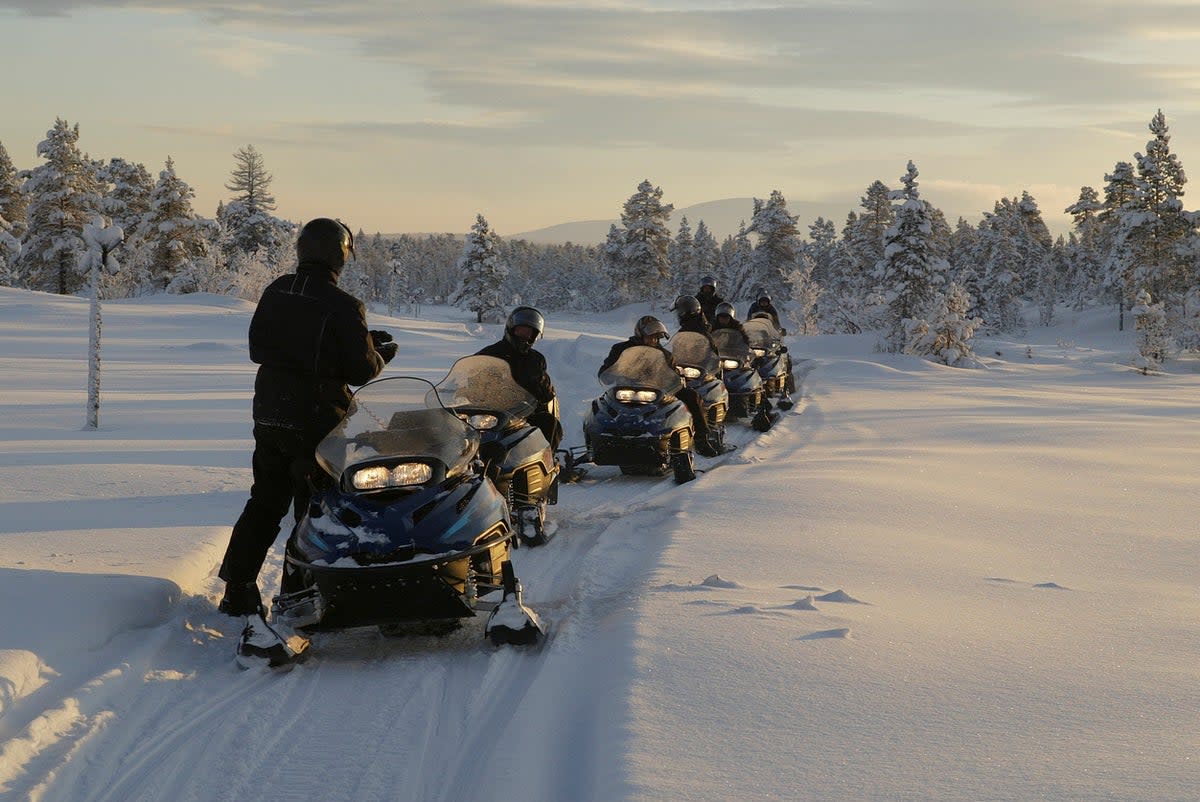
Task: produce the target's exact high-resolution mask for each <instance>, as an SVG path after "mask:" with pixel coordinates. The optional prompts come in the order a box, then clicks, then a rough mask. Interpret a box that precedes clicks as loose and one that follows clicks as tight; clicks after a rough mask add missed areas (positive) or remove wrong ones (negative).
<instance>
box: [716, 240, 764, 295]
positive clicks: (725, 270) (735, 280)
mask: <svg viewBox="0 0 1200 802" xmlns="http://www.w3.org/2000/svg"><path fill="white" fill-rule="evenodd" d="M721 265H722V267H721V270H720V271H719V272H720V273H721V274H722V275H724V276H725V281H726V283H727V284H728V286H729V290H728V292H724V293H722V296H723V297H724V298H725V300H727V301H731V302H733V301H739V300H745V299H747V298H749V296H750V293H751V292H753V291H754V287H753V283H754V280H755V275H754V245H752V244H751V242H750V235H749V234H748V233H747V232H746V221H745V220H742V221H741V222H740V223H739V224H738V231H737V234H735V235H733V236H730V237H726V238H725V241H724V242H723V243H721Z"/></svg>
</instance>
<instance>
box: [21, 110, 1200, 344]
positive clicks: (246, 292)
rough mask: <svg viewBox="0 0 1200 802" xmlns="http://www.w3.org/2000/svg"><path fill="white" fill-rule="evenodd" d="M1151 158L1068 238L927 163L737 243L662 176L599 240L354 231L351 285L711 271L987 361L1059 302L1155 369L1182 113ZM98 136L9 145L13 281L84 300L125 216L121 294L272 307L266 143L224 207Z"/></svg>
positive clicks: (1125, 172) (408, 299) (659, 293)
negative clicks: (968, 203)
mask: <svg viewBox="0 0 1200 802" xmlns="http://www.w3.org/2000/svg"><path fill="white" fill-rule="evenodd" d="M1149 130H1150V132H1151V134H1152V138H1151V139H1150V140H1149V142H1148V143H1147V145H1146V148H1145V153H1144V154H1143V153H1137V154H1135V155H1134V156H1133V158H1132V159H1131V160H1130V161H1121V162H1118V163H1117V164H1116V165H1115V166H1114V167H1113V169H1112V171H1111V172H1109V173H1106V174H1105V175H1104V182H1105V183H1104V184H1103V186H1102V188H1101V189H1100V190H1097V189H1094V188H1093V187H1089V186H1085V187H1082V188H1081V190H1080V193H1079V199H1078V200H1077V201H1076V202H1075V203H1073V204H1071V206H1069V207H1068V208H1067V209H1066V210H1065V211H1066V212H1067V213H1069V214H1070V215H1071V216H1072V220H1073V226H1072V230H1071V232H1070V233H1069V234H1068V235H1067V236H1065V237H1063V236H1060V237H1058V238H1054V237H1052V236H1051V234H1050V231H1049V229H1048V228H1047V226H1046V224H1045V222H1044V220H1043V219H1042V215H1041V211H1040V210H1039V208H1038V204H1037V201H1036V200H1035V199H1034V198H1033V197H1032V196H1031V195H1030V194H1029V193H1028V192H1022V193H1021V195H1020V196H1019V197H1016V196H1015V197H1012V198H1001V199H1000V200H998V201H996V202H995V206H994V208H993V210H992V211H991V212H987V213H985V214H984V215H983V217H982V219H981V220H980V221H979V222H978V223H976V224H972V223H970V222H968V221H967V220H966V219H964V218H961V217H960V218H959V219H958V220H957V222H956V224H955V225H954V226H953V227H951V226H950V225H949V224H948V222H947V220H946V218H945V215H944V214H943V213H942V212H941V211H940V210H939V209H937V208H936V207H935V206H933V205H932V204H930V203H929V202H928V201H927V200H925V199H924V198H922V197H921V196H920V192H919V185H918V181H917V178H918V175H919V174H918V171H917V169H916V166H915V165H913V164H912V163H911V162H910V163H909V164H908V165H907V166H906V169H905V172H904V173H903V174H902V175H901V176H900V178H899V182H898V186H896V187H894V188H893V187H889V186H888V185H886V184H885V183H884V182H882V181H878V180H877V181H874V182H873V183H872V184H870V186H868V187H867V188H866V189H865V191H864V193H863V195H862V196H861V198H860V204H859V208H858V209H856V210H854V211H851V212H849V213H848V215H847V217H846V220H845V222H844V223H843V224H842V226H841V228H840V230H839V228H838V227H837V225H835V223H833V222H832V221H829V220H826V219H824V218H820V217H819V218H817V219H816V220H815V221H813V222H812V223H811V224H810V225H809V226H808V229H807V231H806V232H804V233H802V232H801V229H800V227H799V223H798V219H797V217H796V216H794V215H792V214H791V213H790V212H789V211H788V209H787V201H786V199H785V198H784V197H783V195H782V194H781V193H780V192H779V191H778V190H774V191H772V192H771V193H770V194H769V196H768V197H767V198H766V199H757V198H756V199H755V200H754V203H753V210H752V213H751V215H750V219H749V220H747V221H744V222H743V223H742V225H741V226H740V227H739V230H738V232H737V233H736V234H733V235H730V236H728V237H726V238H725V239H724V240H723V241H721V242H718V241H717V239H716V238H715V237H714V236H713V234H712V233H711V232H710V231H709V229H708V228H707V226H706V225H705V223H704V221H703V220H699V221H696V225H695V227H694V228H693V226H692V223H691V222H690V221H688V220H687V219H686V218H684V219H682V220H681V221H680V224H679V226H678V228H677V230H676V231H675V232H672V231H671V230H670V228H669V225H668V221H669V218H670V215H671V212H672V211H673V206H672V205H671V204H670V203H666V202H664V200H663V191H662V189H661V188H660V187H656V186H654V185H653V184H652V182H650V181H649V180H644V181H642V182H641V183H640V184H639V185H638V186H637V189H636V191H635V192H634V194H633V195H631V196H630V197H629V198H628V199H627V200H626V201H625V203H624V205H623V206H622V210H621V214H620V222H619V223H616V224H613V226H612V227H611V229H610V230H609V232H608V236H607V237H606V239H605V241H604V242H603V243H601V244H596V245H586V244H583V245H580V244H571V243H568V244H565V245H547V244H537V243H531V242H527V241H524V240H511V239H504V238H501V237H500V236H498V235H497V234H496V233H495V232H494V231H492V230H491V228H490V226H489V224H488V223H487V220H486V219H485V218H484V216H483V215H482V214H480V215H478V216H477V217H476V221H475V224H474V226H473V227H472V228H471V230H470V232H469V233H468V234H467V235H466V236H465V237H464V236H461V235H457V234H437V235H399V236H395V235H393V236H384V235H382V234H379V233H376V234H375V235H373V236H370V237H368V236H367V235H365V234H364V233H363V232H362V231H361V230H360V231H359V232H358V235H357V236H356V251H357V259H356V261H354V262H353V263H351V264H350V265H348V266H347V269H346V271H345V272H344V273H343V276H342V279H341V281H342V284H343V286H345V287H346V288H347V289H348V290H350V291H351V292H353V293H355V294H356V295H358V296H359V297H361V298H362V299H363V300H364V301H367V302H368V303H377V304H382V305H384V306H386V307H387V308H388V309H390V310H393V311H394V310H398V309H402V308H404V307H405V306H406V305H411V304H413V303H416V302H420V301H422V300H434V301H448V302H451V303H456V304H458V305H460V306H462V307H463V308H465V309H469V310H471V311H473V312H474V313H475V314H476V317H477V319H478V320H481V321H483V320H498V319H502V316H503V312H504V310H505V309H506V308H508V307H510V306H511V305H513V304H515V303H527V304H532V305H536V306H539V307H544V308H545V309H547V310H567V309H570V310H577V311H601V310H605V309H610V308H613V307H615V306H619V305H621V304H624V303H629V302H632V301H635V300H644V299H647V298H650V299H656V300H658V301H660V302H665V303H669V300H670V298H671V297H673V296H674V295H676V294H680V293H693V292H695V290H696V289H698V287H699V282H700V279H701V278H702V277H705V276H713V277H714V278H716V280H717V282H718V286H719V287H720V290H721V293H722V294H723V295H724V296H725V297H726V298H728V299H729V300H734V301H744V300H750V299H752V298H753V297H757V296H758V295H760V294H767V295H770V296H771V297H772V298H773V299H774V300H775V301H776V304H777V305H780V306H781V307H783V308H785V309H786V310H787V313H788V316H789V317H790V319H791V320H792V322H793V325H794V326H795V331H797V332H798V333H836V332H851V333H855V332H862V331H873V332H877V333H878V335H879V340H878V341H879V347H880V348H881V349H883V350H888V351H910V352H914V353H926V354H927V355H930V354H931V355H933V356H934V357H936V358H938V359H941V360H942V361H945V362H947V363H948V364H964V363H966V362H967V361H969V359H970V349H969V344H968V342H969V339H970V336H971V334H972V333H974V332H976V331H986V332H991V333H1001V332H1004V333H1020V332H1021V330H1022V327H1023V326H1024V325H1025V323H1024V318H1023V316H1022V309H1023V308H1025V307H1027V306H1028V305H1029V304H1031V303H1032V304H1033V305H1034V306H1035V308H1036V309H1037V310H1038V315H1039V320H1038V322H1039V323H1040V324H1041V325H1050V324H1051V323H1053V319H1054V314H1055V310H1056V308H1058V307H1060V306H1061V305H1063V304H1068V305H1070V306H1071V307H1072V308H1074V309H1083V308H1087V307H1089V306H1095V305H1098V304H1109V305H1111V306H1112V307H1113V309H1114V313H1115V315H1116V320H1117V325H1119V326H1124V325H1126V316H1127V315H1129V316H1133V317H1134V318H1136V320H1137V322H1138V326H1139V331H1142V334H1140V335H1139V336H1140V337H1141V338H1142V339H1143V340H1147V342H1148V343H1149V344H1148V345H1147V346H1146V348H1145V349H1144V350H1145V351H1146V352H1149V353H1150V354H1151V356H1150V357H1148V359H1149V360H1150V362H1151V363H1153V362H1155V361H1156V360H1157V361H1161V359H1162V358H1165V356H1167V355H1169V354H1170V353H1171V352H1173V351H1176V350H1179V349H1195V348H1197V347H1200V280H1198V279H1200V275H1198V273H1200V270H1198V260H1197V255H1198V254H1200V233H1198V232H1200V213H1197V212H1189V211H1186V210H1185V209H1184V207H1183V203H1182V198H1183V194H1184V190H1183V187H1184V184H1185V183H1186V177H1185V175H1184V171H1183V166H1182V164H1181V163H1180V161H1179V159H1178V157H1177V156H1176V155H1175V154H1173V153H1171V150H1170V136H1169V130H1168V127H1167V123H1166V118H1165V116H1164V115H1163V113H1162V111H1161V110H1160V111H1159V112H1158V113H1157V114H1155V115H1154V117H1153V118H1152V120H1151V121H1150V125H1149ZM78 140H79V126H78V125H74V126H71V125H69V124H68V123H67V122H66V121H64V120H62V119H59V120H56V122H55V125H54V127H53V128H52V129H51V130H50V131H48V132H47V137H46V139H45V140H44V141H43V142H41V143H40V144H39V145H38V147H37V153H38V156H39V157H41V158H42V159H43V160H44V163H43V164H41V165H39V166H36V167H34V168H32V169H28V170H17V169H16V168H15V167H14V166H13V164H12V161H11V159H10V158H9V156H8V153H7V151H6V150H5V149H4V146H3V144H2V143H0V283H2V284H7V285H9V286H16V287H26V288H30V289H38V290H45V291H50V292H58V293H76V292H79V291H80V290H81V288H82V285H83V282H84V276H83V273H82V271H81V268H80V265H81V264H83V262H84V261H86V259H85V251H86V243H85V242H84V237H83V230H84V226H85V225H89V224H90V225H93V226H94V225H97V224H99V225H103V226H113V227H120V229H121V230H122V231H123V234H124V241H123V244H122V246H121V248H120V251H121V253H120V255H119V261H120V265H121V266H120V269H118V270H116V271H115V272H112V273H108V274H106V275H105V276H104V278H103V287H102V288H101V291H102V293H103V295H104V297H108V298H114V297H128V296H136V295H141V294H147V293H154V292H176V293H179V292H198V291H199V292H217V293H226V294H233V295H240V296H242V297H245V298H248V299H254V298H257V295H258V292H259V291H260V290H261V288H262V287H263V286H265V284H266V283H268V282H269V281H270V280H271V279H273V278H274V277H275V276H277V275H279V274H281V273H283V272H287V271H288V270H290V269H291V267H292V265H293V263H294V256H293V254H292V243H293V242H294V237H295V233H296V229H297V224H296V223H294V222H288V221H284V220H280V219H278V218H276V217H274V216H273V215H272V212H273V211H274V210H275V199H274V198H273V197H272V196H271V195H270V194H269V190H270V184H271V178H272V177H271V175H270V173H268V172H267V170H266V167H265V164H264V160H263V157H262V155H261V154H260V153H258V151H256V150H255V148H254V147H253V145H249V146H247V147H245V148H242V149H239V150H238V151H237V152H236V153H235V154H233V156H234V168H233V171H232V172H231V175H230V180H229V183H227V184H226V185H225V186H226V188H227V189H228V190H230V192H231V193H232V197H231V199H230V200H229V201H228V202H222V203H221V204H220V205H219V206H218V208H217V210H216V214H215V216H214V218H212V219H209V218H205V217H203V216H201V215H199V214H197V213H196V212H195V210H194V208H193V206H192V200H193V198H194V193H193V191H192V189H191V187H190V186H188V184H187V183H186V182H185V181H183V180H182V179H181V178H180V177H179V176H177V175H176V173H175V169H174V164H173V162H172V160H171V159H170V158H168V159H167V161H166V164H165V166H164V169H163V170H162V171H160V172H159V174H158V178H157V180H153V179H151V177H150V175H149V173H148V171H147V170H146V169H145V168H144V167H143V166H142V165H140V164H133V163H131V162H128V161H126V160H124V159H121V158H112V159H109V160H108V161H97V160H93V159H91V158H90V157H89V156H87V155H86V154H84V153H82V152H81V151H80V150H79V146H78Z"/></svg>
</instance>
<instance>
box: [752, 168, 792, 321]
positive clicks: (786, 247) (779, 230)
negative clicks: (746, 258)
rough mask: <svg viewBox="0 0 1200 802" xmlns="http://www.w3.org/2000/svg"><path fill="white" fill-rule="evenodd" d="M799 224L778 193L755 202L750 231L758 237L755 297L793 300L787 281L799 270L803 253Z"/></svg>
mask: <svg viewBox="0 0 1200 802" xmlns="http://www.w3.org/2000/svg"><path fill="white" fill-rule="evenodd" d="M796 220H797V218H796V216H795V215H793V214H790V213H789V212H788V208H787V201H786V200H785V199H784V197H783V193H781V192H780V191H779V190H777V189H775V190H772V191H771V196H770V197H769V198H767V200H766V201H763V200H760V199H758V198H755V199H754V216H753V217H752V218H751V220H750V227H749V228H748V229H747V230H748V231H749V232H750V233H754V234H757V235H758V241H757V242H756V243H755V245H754V276H755V281H754V284H755V287H754V292H755V293H758V292H766V293H768V294H770V295H771V296H773V297H775V298H789V297H790V293H791V285H790V282H789V280H788V277H789V276H791V275H792V273H793V272H794V271H795V270H797V269H799V266H800V252H801V250H802V244H801V241H800V230H799V229H798V228H797V227H796Z"/></svg>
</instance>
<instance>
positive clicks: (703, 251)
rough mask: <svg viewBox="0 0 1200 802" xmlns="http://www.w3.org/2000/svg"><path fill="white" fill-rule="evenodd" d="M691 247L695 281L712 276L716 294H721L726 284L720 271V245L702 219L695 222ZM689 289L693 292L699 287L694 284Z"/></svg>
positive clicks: (698, 289) (697, 290)
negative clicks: (694, 254) (693, 252)
mask: <svg viewBox="0 0 1200 802" xmlns="http://www.w3.org/2000/svg"><path fill="white" fill-rule="evenodd" d="M692 247H693V248H694V249H695V252H696V281H697V282H699V280H700V279H702V278H704V277H705V276H712V277H713V278H715V279H716V280H717V288H718V289H717V292H718V294H723V293H724V292H725V289H726V287H727V286H728V285H727V283H726V281H725V276H724V275H723V273H722V266H721V246H720V245H718V244H717V238H716V237H714V236H713V235H712V232H711V231H709V230H708V226H707V225H705V223H704V221H703V220H701V221H700V222H699V223H697V224H696V236H695V237H694V239H693V243H692ZM690 290H691V292H692V294H695V293H697V292H699V291H700V287H699V286H694V287H691V288H690Z"/></svg>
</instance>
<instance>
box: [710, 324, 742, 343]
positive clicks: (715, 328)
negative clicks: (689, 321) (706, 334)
mask: <svg viewBox="0 0 1200 802" xmlns="http://www.w3.org/2000/svg"><path fill="white" fill-rule="evenodd" d="M721 329H733V330H734V331H737V332H738V333H740V334H741V335H742V339H743V340H745V341H746V345H749V344H750V335H748V334H746V327H745V326H743V325H742V321H740V320H737V319H736V318H735V319H732V320H730V321H729V325H728V326H722V325H721V324H720V323H713V331H720V330H721Z"/></svg>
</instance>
